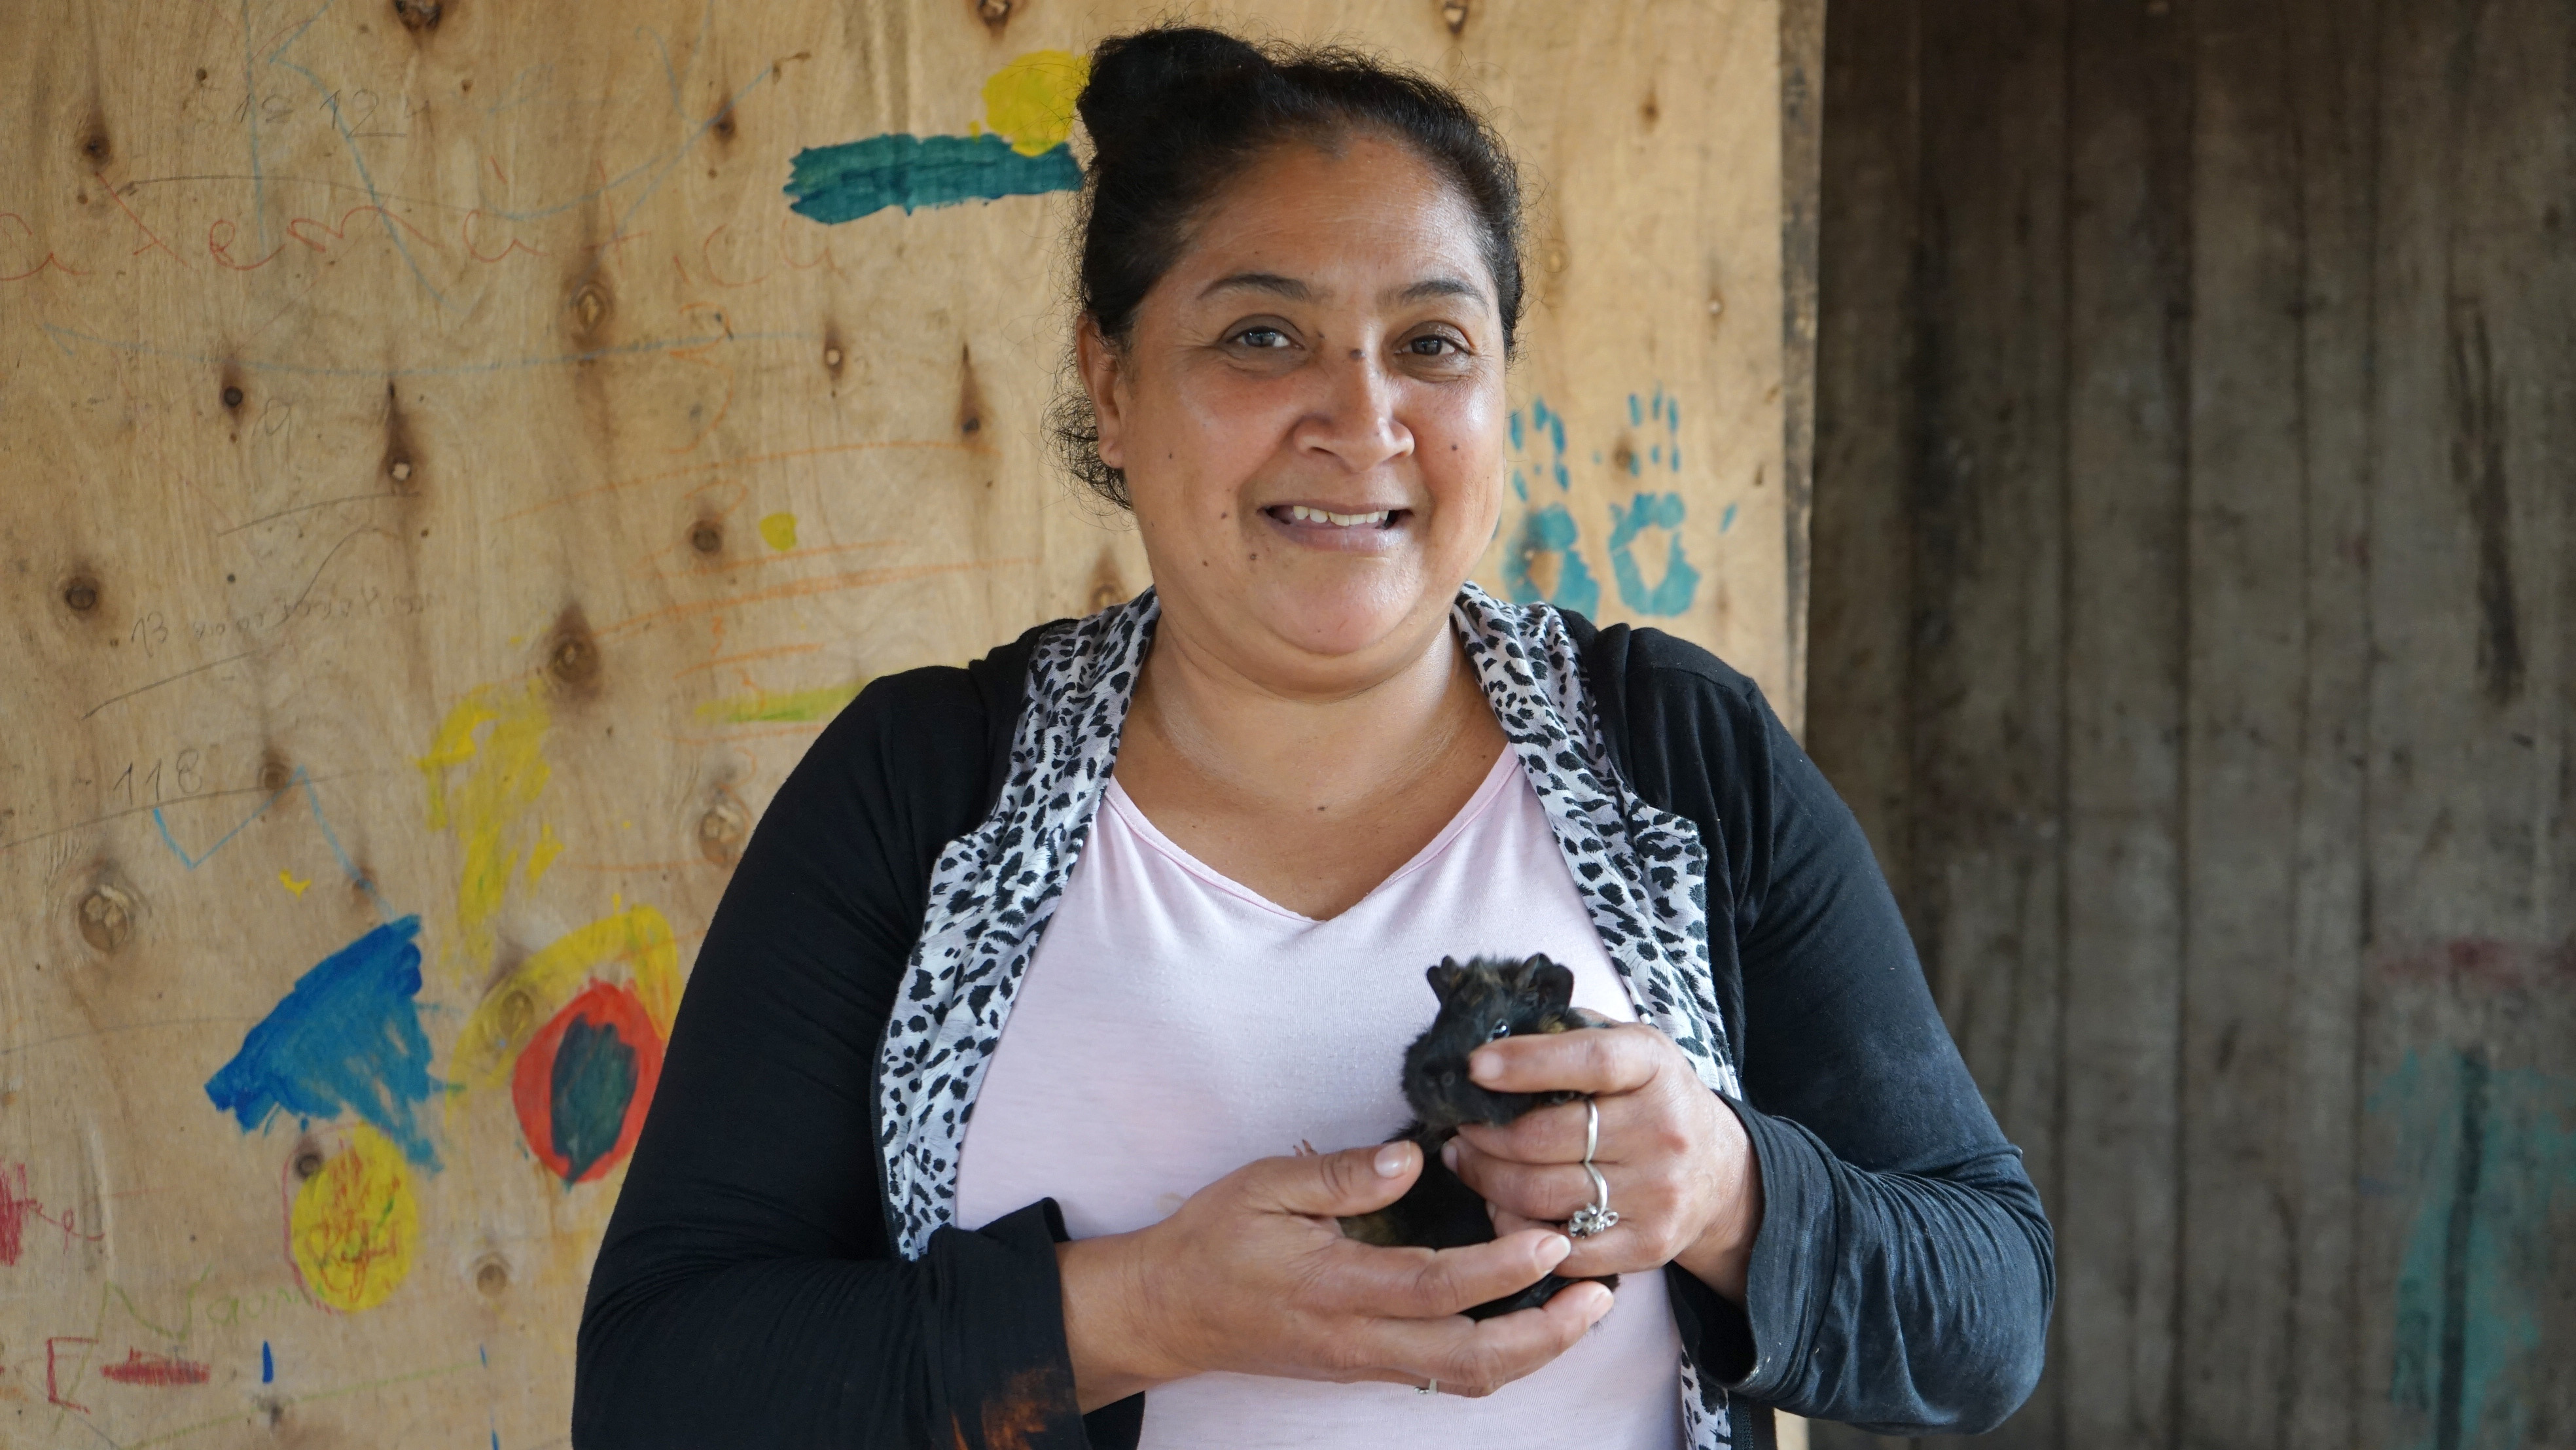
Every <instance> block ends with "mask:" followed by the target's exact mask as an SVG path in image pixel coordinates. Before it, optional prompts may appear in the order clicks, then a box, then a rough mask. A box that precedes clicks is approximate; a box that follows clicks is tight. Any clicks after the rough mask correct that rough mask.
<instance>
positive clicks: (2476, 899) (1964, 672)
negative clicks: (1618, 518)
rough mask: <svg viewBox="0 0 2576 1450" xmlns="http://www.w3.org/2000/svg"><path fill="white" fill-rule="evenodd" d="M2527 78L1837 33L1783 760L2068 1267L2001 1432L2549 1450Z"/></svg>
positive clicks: (2552, 204)
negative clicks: (1801, 706)
mask: <svg viewBox="0 0 2576 1450" xmlns="http://www.w3.org/2000/svg"><path fill="white" fill-rule="evenodd" d="M2571 56H2576V13H2571V12H2570V11H2569V10H2568V8H2567V7H2566V6H2564V5H2557V4H2549V3H2538V0H2485V3H2470V0H2424V3H2404V4H2400V3H2393V0H2360V3H2342V4H2337V3H2321V0H2276V3H2258V4H2245V5H2228V4H2218V3H2214V0H2120V3H2084V0H1999V3H1996V4H1987V5H1976V6H1965V5H1954V4H1931V3H1919V0H1838V3H1837V4H1836V5H1835V6H1834V8H1833V10H1832V12H1831V15H1830V18H1829V28H1828V42H1827V83H1826V108H1827V109H1826V117H1827V118H1826V123H1825V143H1824V148H1825V160H1824V172H1825V184H1824V187H1823V192H1822V196H1823V202H1822V205H1823V222H1822V227H1823V238H1824V253H1823V258H1824V260H1823V265H1822V273H1821V275H1822V291H1823V305H1822V324H1821V327H1822V331H1821V341H1820V348H1819V383H1818V387H1819V401H1818V409H1819V417H1818V442H1817V447H1818V467H1817V482H1816V514H1815V535H1814V538H1815V549H1816V563H1815V581H1816V587H1815V594H1814V633H1813V636H1812V641H1811V655H1810V668H1811V671H1812V674H1811V684H1810V692H1809V701H1810V711H1811V713H1810V721H1811V724H1810V729H1809V736H1808V739H1809V743H1810V746H1811V748H1812V750H1813V751H1814V754H1815V756H1816V758H1817V759H1818V760H1819V761H1820V762H1822V763H1823V765H1824V766H1825V768H1826V769H1827V771H1828V772H1829V773H1830V774H1831V775H1832V776H1833V777H1834V779H1835V780H1836V782H1837V783H1838V784H1839V785H1840V787H1841V788H1842V789H1843V791H1844V792H1845V794H1846V795H1847V796H1848V797H1849V798H1850V799H1851V801H1852V803H1853V805H1854V806H1855V807H1856V809H1857V810H1858V811H1859V812H1860V814H1861V816H1862V818H1863V820H1864V822H1865V823H1866V824H1867V826H1868V828H1869V830H1870V833H1871V837H1872V839H1873V841H1874V842H1875V843H1876V844H1877V846H1878V849H1879V851H1880V853H1881V858H1882V860H1883V862H1884V863H1885V865H1886V867H1887V869H1888V872H1889V874H1890V876H1891V878H1892V879H1893V880H1894V881H1895V883H1896V885H1897V888H1898V893H1899V895H1900V896H1901V897H1902V899H1903V900H1904V903H1905V906H1906V909H1907V912H1908V914H1909V919H1910V920H1911V921H1912V923H1913V925H1914V929H1915V932H1916V936H1917V939H1918V940H1919V942H1920V943H1921V946H1922V949H1923V954H1924V957H1925V962H1926V966H1927V968H1928V970H1929V971H1930V973H1931V976H1932V979H1933V982H1934V984H1935V988H1936V992H1937V994H1938V996H1939V999H1940V1001H1941V1003H1942V1006H1943V1010H1944V1011H1945V1012H1946V1013H1947V1014H1948V1015H1949V1018H1950V1021H1951V1023H1952V1026H1953V1029H1954V1031H1955V1032H1956V1034H1957V1035H1958V1037H1959V1040H1960V1042H1961V1044H1962V1046H1963V1048H1964V1049H1965V1051H1966V1053H1967V1056H1968V1058H1969V1061H1970V1063H1971V1065H1972V1066H1973V1067H1974V1069H1975V1071H1976V1072H1977V1074H1978V1077H1979V1080H1980V1081H1981V1083H1982V1084H1983V1085H1984V1087H1985V1089H1986V1092H1987V1094H1988V1097H1989V1099H1990V1101H1991V1102H1992V1103H1993V1104H1994V1106H1995V1108H1996V1111H1997V1112H1998V1114H1999V1115H2000V1116H2001V1117H2002V1119H2003V1121H2004V1123H2005V1125H2006V1127H2007V1129H2008V1131H2010V1132H2011V1133H2012V1134H2013V1135H2014V1136H2015V1137H2016V1138H2017V1140H2018V1141H2020V1142H2021V1143H2022V1144H2023V1145H2025V1147H2026V1148H2027V1149H2028V1150H2029V1153H2030V1161H2031V1166H2032V1168H2033V1171H2034V1175H2035V1177H2036V1178H2037V1180H2038V1182H2039V1184H2040V1187H2041V1191H2042V1192H2043V1194H2044V1195H2045V1196H2046V1198H2047V1202H2048V1206H2049V1208H2050V1210H2051V1212H2052V1215H2053V1217H2054V1218H2055V1221H2056V1223H2057V1226H2058V1231H2059V1249H2060V1266H2059V1267H2060V1296H2059V1300H2058V1315H2057V1319H2056V1323H2055V1326H2054V1337H2053V1340H2052V1350H2051V1363H2050V1367H2049V1372H2048V1375H2047V1378H2046V1381H2045V1382H2044V1383H2043V1385H2042V1387H2041V1389H2040V1391H2039V1393H2038V1395H2037V1396H2036V1398H2035V1399H2034V1400H2033V1402H2032V1403H2031V1405H2030V1406H2029V1407H2028V1408H2027V1409H2025V1410H2024V1411H2023V1412H2022V1413H2021V1414H2020V1415H2019V1416H2018V1417H2016V1418H2015V1419H2014V1420H2013V1421H2012V1422H2011V1423H2009V1424H2008V1425H2007V1426H2006V1427H2005V1428H2004V1429H2003V1430H2001V1431H1999V1432H1997V1433H1996V1434H1995V1435H1994V1436H1993V1437H1992V1438H1993V1439H1995V1440H1996V1441H1997V1442H1999V1443H2007V1444H2016V1445H2033V1446H2041V1445H2045V1446H2069V1447H2074V1446H2080V1447H2086V1450H2094V1447H2130V1446H2136V1447H2150V1446H2154V1447H2161V1446H2185V1445H2188V1446H2246V1447H2253V1446H2294V1447H2316V1450H2326V1447H2337V1450H2341V1447H2350V1446H2366V1447H2383V1446H2384V1447H2400V1446H2403V1447H2419V1446H2420V1447H2433V1450H2466V1447H2492V1450H2517V1447H2539V1446H2567V1445H2576V1376H2571V1375H2570V1374H2568V1373H2567V1372H2566V1366H2567V1365H2568V1364H2569V1363H2570V1362H2571V1361H2576V1248H2570V1247H2568V1245H2570V1244H2576V1232H2571V1231H2576V1051H2571V1049H2576V65H2571V63H2570V58H2571ZM1866 1440H1867V1437H1864V1436H1860V1435H1858V1434H1857V1433H1856V1432H1851V1431H1847V1430H1841V1429H1828V1428H1825V1427H1819V1429H1818V1436H1817V1443H1818V1444H1820V1445H1851V1444H1859V1443H1865V1442H1866Z"/></svg>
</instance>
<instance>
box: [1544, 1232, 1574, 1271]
mask: <svg viewBox="0 0 2576 1450" xmlns="http://www.w3.org/2000/svg"><path fill="white" fill-rule="evenodd" d="M1573 1252H1574V1240H1572V1239H1570V1238H1567V1237H1566V1236H1565V1235H1563V1234H1549V1235H1548V1236H1547V1237H1546V1238H1544V1239H1541V1240H1540V1241H1539V1246H1538V1256H1539V1257H1540V1258H1542V1259H1545V1260H1547V1263H1546V1265H1545V1267H1547V1268H1550V1269H1553V1268H1555V1267H1556V1266H1557V1265H1559V1264H1561V1263H1564V1262H1565V1256H1566V1255H1567V1254H1570V1253H1573Z"/></svg>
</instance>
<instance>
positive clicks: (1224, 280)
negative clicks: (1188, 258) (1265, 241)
mask: <svg viewBox="0 0 2576 1450" xmlns="http://www.w3.org/2000/svg"><path fill="white" fill-rule="evenodd" d="M1238 288H1240V289H1244V290H1248V291H1253V292H1268V293H1271V294H1273V295H1274V296H1279V297H1285V298H1287V299H1288V300H1289V301H1291V302H1310V301H1313V300H1314V296H1315V289H1314V288H1312V287H1309V286H1307V285H1306V284H1305V283H1303V282H1300V281H1298V280H1297V279H1296V278H1294V277H1282V276H1280V275H1279V274H1278V273H1276V272H1236V273H1234V274H1232V275H1231V276H1225V277H1219V278H1217V279H1216V280H1215V281H1213V282H1210V283H1209V284H1207V285H1206V286H1205V287H1202V288H1200V289H1199V295H1200V296H1201V297H1213V296H1215V295H1216V294H1217V293H1219V292H1225V291H1231V290H1234V289H1238Z"/></svg>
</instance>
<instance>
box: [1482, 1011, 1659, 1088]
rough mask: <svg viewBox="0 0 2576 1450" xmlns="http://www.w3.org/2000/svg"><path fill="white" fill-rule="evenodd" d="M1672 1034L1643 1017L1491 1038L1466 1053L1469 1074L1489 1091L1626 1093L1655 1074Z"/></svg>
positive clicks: (1651, 1078) (1642, 1084) (1643, 1084)
mask: <svg viewBox="0 0 2576 1450" xmlns="http://www.w3.org/2000/svg"><path fill="white" fill-rule="evenodd" d="M1679 1052H1680V1049H1679V1048H1676V1047H1674V1046H1673V1043H1672V1039H1671V1038H1668V1037H1666V1036H1664V1034H1662V1033H1660V1032H1658V1031H1656V1030H1655V1029H1654V1028H1652V1027H1648V1026H1645V1025H1643V1024H1641V1023H1636V1022H1627V1023H1622V1024H1620V1025H1619V1026H1616V1027H1602V1028H1597V1029H1588V1030H1585V1031H1581V1032H1552V1033H1536V1032H1533V1033H1529V1034H1526V1035H1523V1036H1519V1037H1506V1038H1504V1039H1503V1040H1501V1041H1500V1042H1489V1043H1486V1044H1485V1045H1484V1046H1482V1047H1479V1048H1477V1049H1476V1050H1475V1051H1474V1052H1472V1053H1470V1054H1468V1057H1467V1076H1468V1077H1469V1078H1471V1079H1473V1080H1474V1081H1475V1084H1476V1086H1478V1087H1481V1088H1484V1089H1486V1090H1487V1091H1489V1092H1504V1093H1543V1092H1575V1093H1624V1092H1633V1091H1635V1090H1636V1089H1638V1088H1641V1087H1644V1086H1645V1085H1646V1084H1647V1083H1649V1082H1651V1081H1653V1080H1654V1077H1655V1073H1656V1072H1657V1070H1658V1069H1659V1068H1660V1067H1661V1066H1662V1064H1663V1059H1664V1057H1665V1055H1667V1054H1678V1053H1679Z"/></svg>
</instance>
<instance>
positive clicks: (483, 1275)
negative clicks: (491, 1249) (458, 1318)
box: [474, 1255, 510, 1299]
mask: <svg viewBox="0 0 2576 1450" xmlns="http://www.w3.org/2000/svg"><path fill="white" fill-rule="evenodd" d="M474 1287H475V1288H477V1289H479V1290H481V1291H483V1295H484V1297H485V1298H489V1299H497V1298H499V1297H501V1294H502V1293H503V1291H505V1290H507V1289H508V1288H509V1287H510V1266H509V1265H508V1264H506V1263H504V1262H502V1261H501V1259H500V1257H499V1256H498V1255H495V1256H493V1257H491V1258H488V1259H485V1260H484V1261H483V1262H482V1263H480V1264H478V1265H476V1266H475V1268H474Z"/></svg>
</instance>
